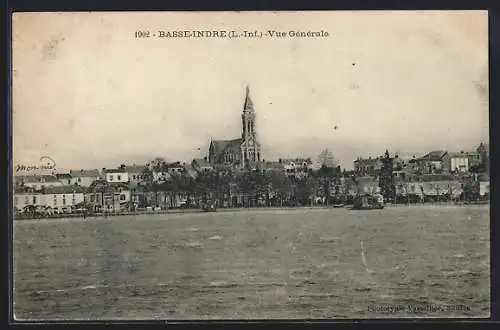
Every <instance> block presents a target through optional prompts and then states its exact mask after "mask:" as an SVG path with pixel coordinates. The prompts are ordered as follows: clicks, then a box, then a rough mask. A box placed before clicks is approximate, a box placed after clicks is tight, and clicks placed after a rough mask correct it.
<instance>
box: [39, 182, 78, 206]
mask: <svg viewBox="0 0 500 330" xmlns="http://www.w3.org/2000/svg"><path fill="white" fill-rule="evenodd" d="M84 200H85V189H84V188H83V187H80V186H77V185H69V186H60V187H49V188H46V189H45V193H44V194H43V195H42V198H41V201H42V203H43V204H42V205H44V206H50V207H51V208H53V209H62V208H65V207H71V206H73V205H77V204H79V203H82V202H83V201H84Z"/></svg>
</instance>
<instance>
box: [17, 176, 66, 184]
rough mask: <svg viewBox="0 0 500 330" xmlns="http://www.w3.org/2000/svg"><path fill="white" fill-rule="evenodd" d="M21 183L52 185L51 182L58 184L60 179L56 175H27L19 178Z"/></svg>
mask: <svg viewBox="0 0 500 330" xmlns="http://www.w3.org/2000/svg"><path fill="white" fill-rule="evenodd" d="M18 180H19V181H20V182H24V183H37V182H41V183H45V182H47V183H50V182H58V181H59V179H58V178H57V177H56V176H55V175H26V176H22V177H18Z"/></svg>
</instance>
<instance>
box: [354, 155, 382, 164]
mask: <svg viewBox="0 0 500 330" xmlns="http://www.w3.org/2000/svg"><path fill="white" fill-rule="evenodd" d="M379 162H381V160H380V158H379V157H375V158H358V159H356V160H355V161H354V163H357V164H373V163H379Z"/></svg>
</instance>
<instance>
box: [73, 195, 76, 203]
mask: <svg viewBox="0 0 500 330" xmlns="http://www.w3.org/2000/svg"><path fill="white" fill-rule="evenodd" d="M75 200H76V197H75V194H73V197H72V202H73V204H75Z"/></svg>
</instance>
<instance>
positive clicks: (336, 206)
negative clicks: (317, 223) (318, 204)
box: [333, 204, 345, 208]
mask: <svg viewBox="0 0 500 330" xmlns="http://www.w3.org/2000/svg"><path fill="white" fill-rule="evenodd" d="M344 206H345V205H344V204H333V207H334V208H340V207H344Z"/></svg>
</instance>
